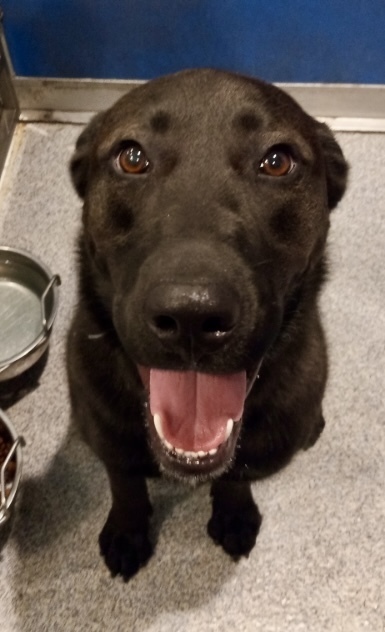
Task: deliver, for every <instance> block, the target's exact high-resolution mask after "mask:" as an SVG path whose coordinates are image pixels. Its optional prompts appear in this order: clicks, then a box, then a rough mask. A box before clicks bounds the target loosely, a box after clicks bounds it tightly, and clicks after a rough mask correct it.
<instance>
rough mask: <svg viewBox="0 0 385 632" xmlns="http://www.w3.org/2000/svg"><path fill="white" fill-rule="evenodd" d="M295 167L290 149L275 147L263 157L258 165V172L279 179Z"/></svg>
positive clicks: (282, 146)
mask: <svg viewBox="0 0 385 632" xmlns="http://www.w3.org/2000/svg"><path fill="white" fill-rule="evenodd" d="M295 166H296V163H295V161H294V158H293V156H292V154H291V152H290V149H289V148H287V147H286V146H284V145H277V146H276V147H273V148H272V149H271V150H270V151H269V152H268V153H267V154H266V155H265V157H264V158H263V160H262V162H261V164H260V165H259V171H260V173H263V174H264V175H266V176H270V177H273V178H274V177H275V178H281V177H282V176H287V175H288V174H289V173H291V172H292V171H293V169H294V168H295Z"/></svg>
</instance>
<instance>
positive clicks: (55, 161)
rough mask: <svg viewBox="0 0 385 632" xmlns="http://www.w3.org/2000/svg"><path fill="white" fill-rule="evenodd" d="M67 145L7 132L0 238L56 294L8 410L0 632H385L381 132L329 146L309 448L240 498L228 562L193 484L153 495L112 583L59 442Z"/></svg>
mask: <svg viewBox="0 0 385 632" xmlns="http://www.w3.org/2000/svg"><path fill="white" fill-rule="evenodd" d="M79 131H80V129H79V128H77V127H76V126H64V125H48V124H44V125H43V124H39V125H32V124H31V125H28V126H23V125H20V126H19V128H18V130H17V137H16V139H15V143H14V145H13V154H12V159H11V161H10V164H9V166H8V169H7V172H6V174H5V177H4V178H3V181H2V186H1V191H0V193H1V195H0V205H1V206H0V242H2V243H4V244H8V245H14V246H18V247H21V248H26V249H28V250H31V251H32V252H34V253H35V254H37V255H38V256H39V257H40V258H41V259H43V260H44V261H45V262H46V264H47V265H48V266H50V267H51V269H52V270H53V271H54V272H58V273H59V274H60V275H61V277H62V281H63V285H62V288H61V304H60V312H59V315H58V319H57V322H56V326H55V328H54V334H53V338H52V344H51V352H50V356H49V361H48V365H47V367H46V370H45V372H44V374H43V377H42V379H41V384H40V386H39V388H38V389H37V390H35V391H34V392H32V393H30V394H29V395H28V396H27V397H25V398H24V399H23V400H21V401H20V402H19V403H17V404H16V405H14V406H12V407H11V408H10V409H9V411H8V414H9V415H10V417H11V418H12V420H13V422H14V424H16V426H17V429H18V431H19V432H20V433H22V434H23V435H24V437H25V439H26V442H27V446H26V448H25V450H24V458H25V466H24V477H23V485H22V492H21V494H20V496H19V498H18V503H17V508H16V509H17V510H16V512H15V515H14V521H13V529H12V533H11V536H10V537H9V539H8V541H7V543H6V544H5V546H3V550H2V552H1V554H0V555H1V558H0V629H1V631H2V632H15V631H22V632H29V631H31V632H32V631H33V632H40V631H44V630H49V631H51V630H53V631H55V632H62V631H83V630H84V631H85V632H86V631H87V632H92V631H99V630H109V631H112V632H115V631H116V632H118V631H119V632H120V631H143V632H150V631H151V632H173V631H182V630H189V632H198V631H199V632H202V631H203V632H210V631H221V632H234V631H237V632H243V631H244V632H249V631H250V632H255V631H256V630H261V631H263V632H273V631H274V632H276V631H282V632H300V631H301V632H302V631H304V632H305V631H310V632H325V631H327V632H328V631H333V632H340V631H341V632H350V631H356V630H357V631H360V632H362V631H365V630H369V631H374V632H377V631H381V630H384V629H385V623H384V622H385V588H384V586H385V493H384V492H385V456H384V455H385V401H384V392H385V389H384V385H385V379H384V375H385V278H384V268H385V202H384V200H385V179H384V162H385V135H376V134H371V135H370V134H367V135H365V134H351V133H349V134H340V135H339V140H340V142H341V143H342V145H343V147H344V150H345V152H346V156H347V157H348V159H349V161H350V163H351V165H352V170H351V177H350V188H349V193H348V194H347V196H346V197H345V199H344V201H343V203H341V205H340V206H339V208H338V209H337V210H336V211H335V212H334V214H333V226H332V230H331V235H330V257H331V262H332V265H331V278H330V281H329V284H328V286H327V289H326V291H325V293H324V295H323V300H322V308H323V312H324V315H325V324H326V328H327V334H328V339H329V343H330V354H331V374H330V381H329V386H328V390H327V396H326V401H325V417H326V421H327V426H326V429H325V432H324V434H323V436H322V437H321V439H320V441H319V442H318V443H317V444H316V446H315V447H314V448H313V449H312V450H311V451H309V452H306V453H301V454H299V455H298V457H297V458H296V459H295V460H294V461H293V462H292V464H290V466H289V467H287V468H286V470H284V471H282V472H281V473H280V474H279V475H277V476H274V477H272V478H270V479H268V480H266V481H263V482H260V483H257V484H255V485H254V495H255V498H256V500H257V502H258V505H259V508H260V510H261V512H262V514H263V515H264V521H263V525H262V529H261V532H260V535H259V537H258V541H257V545H256V547H255V548H254V550H253V551H252V554H251V555H250V557H249V559H247V560H246V559H244V560H241V561H240V562H239V563H234V562H232V561H231V560H229V559H228V558H227V557H226V555H225V554H224V553H223V552H222V551H221V550H220V549H219V548H218V547H215V546H214V545H213V543H212V542H211V540H210V539H209V538H208V537H207V536H206V533H205V530H206V522H207V520H208V518H209V514H210V504H209V497H208V488H207V487H205V486H203V487H201V488H198V489H197V490H195V491H193V490H190V489H186V488H184V487H183V486H181V487H179V486H177V485H175V486H174V485H173V484H171V483H167V484H164V483H162V484H160V483H159V482H156V483H152V484H151V486H150V487H151V495H152V497H153V500H154V503H155V505H156V511H155V517H154V519H155V531H156V533H157V536H158V543H157V547H156V553H155V556H154V557H153V559H152V560H151V561H150V563H149V564H148V565H147V567H146V568H145V569H143V570H142V571H141V572H140V573H139V574H138V575H137V576H136V577H135V578H134V579H133V580H132V581H131V582H130V583H128V584H124V583H123V582H122V581H121V580H119V579H115V580H113V579H111V578H110V576H109V573H108V571H107V569H106V568H105V566H104V564H103V562H102V560H101V559H100V557H99V553H98V547H97V536H98V533H99V530H100V528H101V527H102V525H103V521H104V519H105V517H106V514H107V511H108V509H109V493H108V487H107V481H106V476H105V474H104V471H103V469H102V467H101V465H100V464H99V463H98V462H97V461H96V460H95V458H94V457H93V456H92V455H91V454H90V453H89V451H88V449H87V448H86V447H85V446H83V445H81V444H80V443H79V442H78V440H77V439H76V437H74V436H73V435H72V434H71V432H70V431H69V420H70V410H69V404H68V395H67V385H66V377H65V371H64V342H65V335H66V331H67V327H68V324H69V321H70V318H71V313H72V309H73V305H74V302H75V300H76V299H75V292H76V290H75V279H74V242H75V235H76V232H77V228H78V225H79V220H80V202H79V201H78V199H77V198H76V196H75V194H74V193H73V192H72V189H71V186H70V182H69V178H68V176H67V171H66V164H67V161H68V159H69V157H70V154H71V150H72V147H73V144H74V141H75V138H76V136H77V134H78V133H79Z"/></svg>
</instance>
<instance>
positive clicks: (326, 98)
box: [13, 77, 385, 132]
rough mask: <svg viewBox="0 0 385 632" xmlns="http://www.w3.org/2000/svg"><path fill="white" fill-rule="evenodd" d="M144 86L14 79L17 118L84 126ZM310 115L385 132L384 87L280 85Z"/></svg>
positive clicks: (335, 124)
mask: <svg viewBox="0 0 385 632" xmlns="http://www.w3.org/2000/svg"><path fill="white" fill-rule="evenodd" d="M141 83H143V81H130V80H127V81H123V80H116V81H114V80H93V79H45V78H27V77H15V78H14V80H13V85H14V88H15V91H16V95H17V99H18V103H19V108H20V111H21V116H20V119H21V120H23V121H52V122H63V123H65V122H68V123H79V124H84V123H86V122H87V121H88V120H89V119H90V117H91V116H92V115H93V114H94V113H95V112H99V111H101V110H104V109H106V108H108V107H110V105H112V104H113V103H114V102H115V101H116V100H117V99H118V98H119V97H121V96H122V95H123V94H125V93H126V92H127V91H129V90H131V89H132V88H134V87H135V86H137V85H140V84H141ZM277 85H278V86H279V87H281V88H283V89H284V90H286V91H287V92H288V93H289V94H290V95H291V96H292V97H293V98H294V99H296V100H297V101H298V102H299V103H300V104H301V106H302V107H303V108H304V109H305V110H306V111H307V112H309V114H311V115H313V116H316V117H318V118H320V119H322V120H325V121H326V122H327V123H328V124H329V125H331V127H332V128H333V129H335V130H340V131H362V132H384V131H385V85H351V84H296V83H291V84H290V83H289V84H286V83H280V84H277Z"/></svg>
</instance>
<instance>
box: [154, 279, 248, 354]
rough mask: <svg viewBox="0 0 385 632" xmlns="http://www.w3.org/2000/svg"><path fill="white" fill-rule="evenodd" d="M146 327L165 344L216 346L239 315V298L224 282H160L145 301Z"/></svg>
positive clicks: (225, 336)
mask: <svg viewBox="0 0 385 632" xmlns="http://www.w3.org/2000/svg"><path fill="white" fill-rule="evenodd" d="M145 309H146V319H147V323H148V326H149V327H150V329H151V330H152V331H153V333H155V334H156V336H157V337H158V338H159V339H160V340H162V341H164V342H166V343H169V344H182V345H184V346H186V345H188V346H189V347H190V346H195V347H196V346H197V345H198V346H201V347H202V346H205V345H207V346H208V345H211V346H212V345H220V344H221V343H224V342H225V341H226V340H227V339H228V338H229V337H230V336H231V334H232V332H233V330H234V328H235V326H236V324H237V321H238V317H239V312H240V307H239V298H238V296H237V294H236V292H235V291H234V290H233V289H232V288H231V287H228V286H225V285H217V284H210V285H204V286H203V285H198V286H197V285H187V284H186V285H184V284H182V285H174V284H162V285H158V286H157V287H155V288H153V289H152V290H151V291H150V292H149V294H148V296H147V301H146V308H145Z"/></svg>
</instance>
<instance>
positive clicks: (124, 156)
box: [117, 142, 150, 175]
mask: <svg viewBox="0 0 385 632" xmlns="http://www.w3.org/2000/svg"><path fill="white" fill-rule="evenodd" d="M149 165H150V163H149V161H148V159H147V156H146V154H145V152H144V150H143V148H142V147H141V146H140V145H139V143H135V142H132V143H128V144H127V145H125V147H124V148H123V149H122V150H121V151H120V153H119V155H118V157H117V166H118V167H119V169H120V170H121V171H124V173H131V174H133V175H137V174H140V173H144V172H145V171H147V169H148V167H149Z"/></svg>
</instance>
